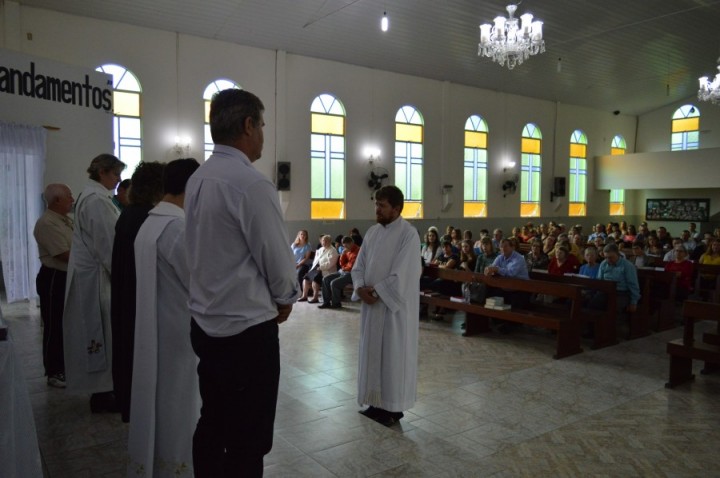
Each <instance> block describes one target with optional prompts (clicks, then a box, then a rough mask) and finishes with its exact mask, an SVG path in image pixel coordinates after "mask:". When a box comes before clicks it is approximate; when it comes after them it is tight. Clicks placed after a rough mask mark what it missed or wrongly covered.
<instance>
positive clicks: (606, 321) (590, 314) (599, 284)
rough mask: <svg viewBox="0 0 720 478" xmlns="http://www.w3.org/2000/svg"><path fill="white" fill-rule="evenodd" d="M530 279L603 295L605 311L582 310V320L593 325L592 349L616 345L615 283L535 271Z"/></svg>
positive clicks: (531, 273)
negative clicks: (605, 302)
mask: <svg viewBox="0 0 720 478" xmlns="http://www.w3.org/2000/svg"><path fill="white" fill-rule="evenodd" d="M530 278H531V279H535V280H544V281H549V282H558V283H561V284H574V285H577V286H580V287H582V288H583V289H584V290H591V291H598V292H602V293H604V294H605V296H606V297H607V306H606V307H605V310H602V311H597V310H590V309H583V319H584V320H586V321H589V322H592V324H593V333H594V334H593V335H594V337H593V345H592V348H594V349H599V348H602V347H608V346H610V345H615V344H617V343H618V340H617V328H616V326H615V319H616V317H617V286H616V284H615V282H612V281H606V280H599V279H590V278H587V277H577V276H564V275H562V276H556V275H550V274H548V273H547V271H537V270H533V271H531V272H530Z"/></svg>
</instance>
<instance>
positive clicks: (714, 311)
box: [665, 300, 720, 388]
mask: <svg viewBox="0 0 720 478" xmlns="http://www.w3.org/2000/svg"><path fill="white" fill-rule="evenodd" d="M682 315H683V319H684V320H685V329H684V332H683V338H682V339H678V340H672V341H670V342H668V344H667V353H668V354H669V355H670V379H669V381H668V382H667V383H666V384H665V386H666V387H667V388H673V387H675V386H677V385H680V384H682V383H685V382H688V381H690V380H692V379H694V378H695V376H694V375H693V373H692V361H693V360H702V361H704V362H705V369H703V372H709V371H710V370H714V369H717V367H718V365H720V345H718V344H717V343H713V342H712V341H711V342H710V343H708V342H706V341H705V340H703V341H702V342H697V341H695V322H698V321H701V320H713V321H716V322H719V323H720V304H714V303H710V302H698V301H694V300H686V301H685V303H684V304H683V313H682ZM712 335H715V334H712Z"/></svg>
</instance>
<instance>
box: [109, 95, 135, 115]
mask: <svg viewBox="0 0 720 478" xmlns="http://www.w3.org/2000/svg"><path fill="white" fill-rule="evenodd" d="M113 114H116V115H120V116H135V117H136V118H137V117H140V95H139V94H137V93H128V92H126V91H114V92H113Z"/></svg>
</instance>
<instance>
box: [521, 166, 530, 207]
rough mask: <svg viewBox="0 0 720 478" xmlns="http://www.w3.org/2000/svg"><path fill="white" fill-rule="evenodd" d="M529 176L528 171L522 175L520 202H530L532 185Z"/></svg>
mask: <svg viewBox="0 0 720 478" xmlns="http://www.w3.org/2000/svg"><path fill="white" fill-rule="evenodd" d="M528 178H529V174H528V172H527V171H523V172H521V173H520V185H521V186H520V200H521V201H524V202H527V201H529V200H530V183H529V180H528Z"/></svg>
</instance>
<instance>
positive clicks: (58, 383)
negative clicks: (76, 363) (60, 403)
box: [47, 373, 65, 388]
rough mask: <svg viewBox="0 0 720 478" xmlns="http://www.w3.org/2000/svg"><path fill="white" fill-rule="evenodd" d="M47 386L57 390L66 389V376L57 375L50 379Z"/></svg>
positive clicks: (62, 374)
mask: <svg viewBox="0 0 720 478" xmlns="http://www.w3.org/2000/svg"><path fill="white" fill-rule="evenodd" d="M47 384H48V385H49V386H51V387H55V388H65V374H64V373H56V374H55V375H52V376H50V377H48V379H47Z"/></svg>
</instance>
